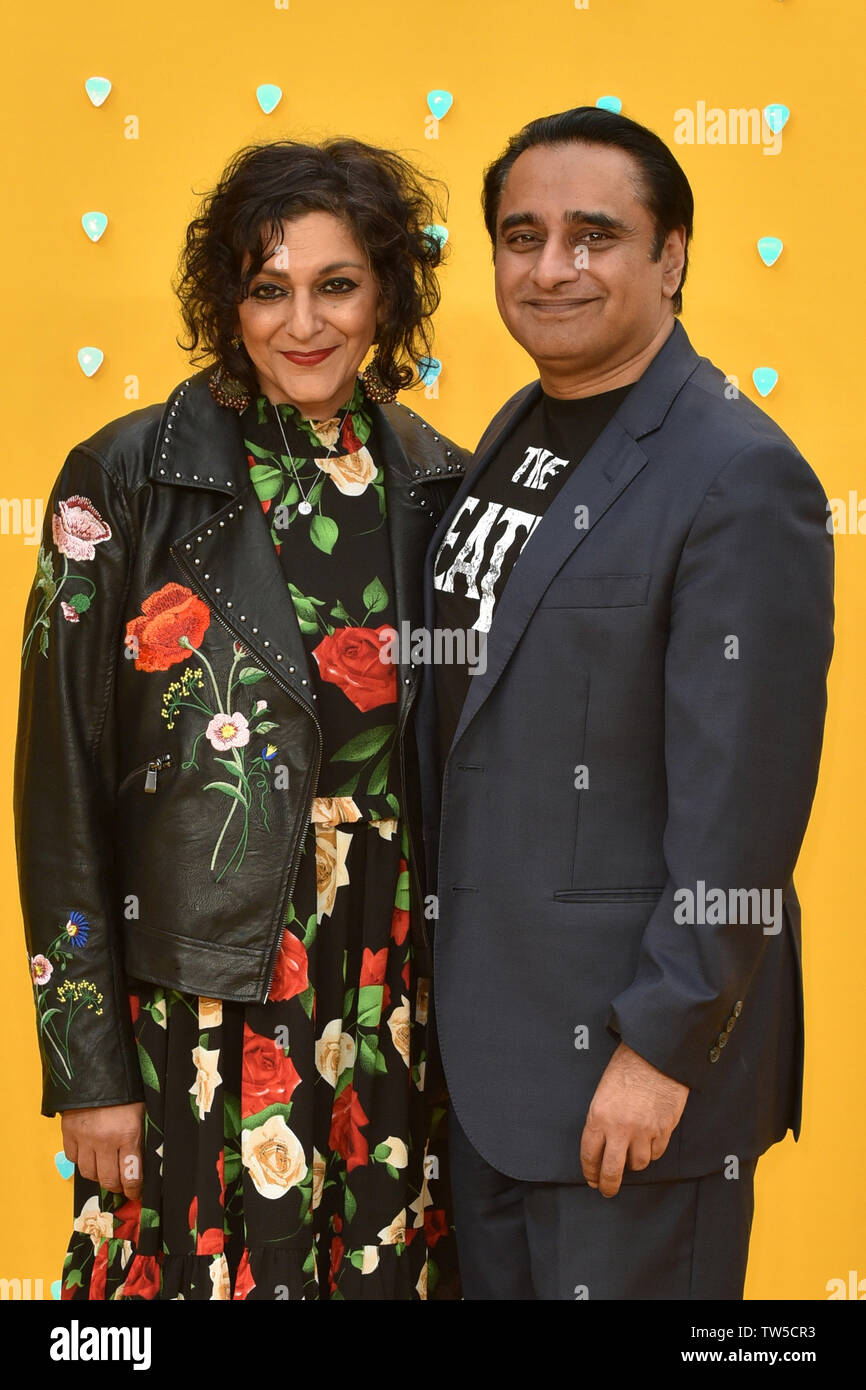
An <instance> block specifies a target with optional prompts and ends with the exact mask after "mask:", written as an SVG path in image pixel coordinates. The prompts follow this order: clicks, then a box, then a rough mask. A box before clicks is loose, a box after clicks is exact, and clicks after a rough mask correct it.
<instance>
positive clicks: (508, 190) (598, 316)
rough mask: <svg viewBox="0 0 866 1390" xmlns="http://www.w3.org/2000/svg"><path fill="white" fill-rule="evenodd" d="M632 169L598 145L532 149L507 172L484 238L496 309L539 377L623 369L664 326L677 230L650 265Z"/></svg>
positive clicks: (620, 155) (679, 256) (648, 235)
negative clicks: (492, 227) (491, 237)
mask: <svg viewBox="0 0 866 1390" xmlns="http://www.w3.org/2000/svg"><path fill="white" fill-rule="evenodd" d="M639 176H640V169H639V166H638V165H637V163H636V161H635V160H634V159H633V158H632V157H631V155H629V154H627V153H626V152H625V151H624V150H620V149H611V148H609V147H607V146H605V145H585V144H573V143H572V144H565V145H553V146H550V145H541V146H536V147H535V148H533V149H530V150H526V151H524V153H523V154H521V155H519V156H518V158H517V159H516V160H515V162H514V164H513V165H512V167H511V169H510V171H509V173H508V176H507V178H506V180H505V187H504V188H503V190H502V197H501V199H500V204H499V213H498V217H497V229H496V262H495V264H496V277H495V279H496V303H497V305H498V306H499V312H500V314H501V315H502V319H503V322H504V323H505V326H506V327H507V329H508V331H509V332H510V333H511V334H512V336H513V337H514V338H516V339H517V341H518V343H520V345H521V347H524V348H525V349H526V351H527V352H528V353H529V354H530V356H531V357H532V358H534V360H535V361H536V363H537V364H538V366H539V369H540V371H541V374H542V378H544V376H545V373H547V374H550V375H552V376H555V377H557V378H563V377H565V376H568V375H569V374H571V373H573V374H575V375H576V376H578V377H585V376H587V375H588V374H589V375H592V376H595V375H598V374H604V373H605V372H607V371H609V370H613V369H616V368H618V367H621V366H623V365H624V364H627V363H628V362H629V361H630V360H631V359H632V358H634V357H635V356H636V355H637V354H639V353H640V352H641V351H642V350H643V349H645V348H646V347H647V345H648V344H649V343H651V342H652V340H653V338H654V337H655V336H656V335H657V334H658V333H659V331H660V330H661V328H662V326H663V325H664V324H665V323H668V322H669V321H670V319H671V317H672V314H673V309H672V306H671V299H672V297H673V295H674V293H675V292H676V289H677V287H678V285H679V281H680V275H681V273H682V263H683V246H684V236H685V233H684V231H683V229H679V230H678V231H676V232H671V233H670V234H669V236H668V238H667V240H666V242H665V246H664V249H663V251H662V255H661V259H660V260H658V261H656V260H653V259H652V251H653V246H654V242H655V223H654V221H653V218H652V216H651V214H650V213H649V212H648V211H647V209H646V208H645V207H644V205H643V203H642V201H641V196H640V195H641V191H642V190H641V187H640V184H639Z"/></svg>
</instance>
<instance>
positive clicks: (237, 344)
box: [232, 337, 244, 348]
mask: <svg viewBox="0 0 866 1390" xmlns="http://www.w3.org/2000/svg"><path fill="white" fill-rule="evenodd" d="M243 341H244V340H243V338H237V337H235V338H232V347H233V348H239V347H241V345H242V344H243Z"/></svg>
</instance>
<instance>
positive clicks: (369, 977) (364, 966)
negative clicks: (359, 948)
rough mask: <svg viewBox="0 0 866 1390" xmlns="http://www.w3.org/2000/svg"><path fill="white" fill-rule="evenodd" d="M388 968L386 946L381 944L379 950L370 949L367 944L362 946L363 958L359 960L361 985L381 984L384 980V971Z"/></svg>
mask: <svg viewBox="0 0 866 1390" xmlns="http://www.w3.org/2000/svg"><path fill="white" fill-rule="evenodd" d="M387 968H388V947H387V946H383V947H382V949H381V951H371V950H370V948H369V946H365V947H364V958H363V960H362V962H361V984H362V985H381V984H383V983H384V980H385V971H386V970H387Z"/></svg>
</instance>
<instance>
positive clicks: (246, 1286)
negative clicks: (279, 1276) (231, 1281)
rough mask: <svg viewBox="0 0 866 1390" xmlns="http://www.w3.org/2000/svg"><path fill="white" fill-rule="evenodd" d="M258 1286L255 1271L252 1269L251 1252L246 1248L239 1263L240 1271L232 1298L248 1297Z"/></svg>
mask: <svg viewBox="0 0 866 1390" xmlns="http://www.w3.org/2000/svg"><path fill="white" fill-rule="evenodd" d="M255 1287H256V1281H255V1279H254V1278H253V1272H252V1270H251V1269H250V1252H249V1250H245V1251H244V1253H243V1255H242V1256H241V1262H240V1264H239V1265H238V1272H237V1276H236V1278H235V1291H234V1293H233V1294H232V1298H246V1297H247V1295H248V1294H250V1293H252V1291H253V1289H254V1288H255Z"/></svg>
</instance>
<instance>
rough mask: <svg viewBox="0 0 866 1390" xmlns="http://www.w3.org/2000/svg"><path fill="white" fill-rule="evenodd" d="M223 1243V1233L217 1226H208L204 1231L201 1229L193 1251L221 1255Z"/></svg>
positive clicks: (201, 1253)
mask: <svg viewBox="0 0 866 1390" xmlns="http://www.w3.org/2000/svg"><path fill="white" fill-rule="evenodd" d="M223 1245H224V1238H223V1233H222V1231H221V1230H220V1228H219V1226H208V1228H207V1230H206V1231H202V1233H201V1235H200V1236H199V1238H198V1240H197V1241H196V1243H195V1253H196V1254H197V1255H221V1254H222V1252H223Z"/></svg>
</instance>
